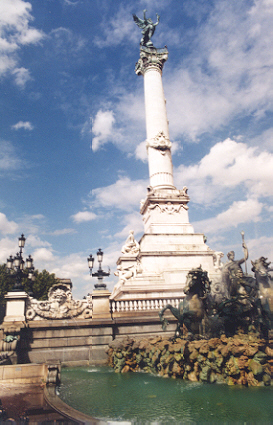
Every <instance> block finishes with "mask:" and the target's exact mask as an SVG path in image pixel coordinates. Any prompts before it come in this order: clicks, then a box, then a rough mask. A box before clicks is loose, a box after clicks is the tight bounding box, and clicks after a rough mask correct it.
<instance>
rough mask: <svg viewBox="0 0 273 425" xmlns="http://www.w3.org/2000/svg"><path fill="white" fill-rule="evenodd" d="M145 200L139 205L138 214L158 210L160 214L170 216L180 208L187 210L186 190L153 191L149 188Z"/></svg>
mask: <svg viewBox="0 0 273 425" xmlns="http://www.w3.org/2000/svg"><path fill="white" fill-rule="evenodd" d="M148 190H149V193H148V195H147V197H146V199H145V200H144V201H143V202H142V203H141V206H140V214H142V215H143V214H144V213H145V212H146V211H147V209H148V208H149V209H153V208H159V209H160V210H161V212H166V213H169V214H172V213H174V212H179V210H180V208H183V209H185V210H187V209H188V205H187V204H188V202H189V201H190V197H189V196H188V194H187V188H186V187H184V188H183V189H182V190H178V189H174V190H166V191H164V190H154V189H153V188H149V189H148Z"/></svg>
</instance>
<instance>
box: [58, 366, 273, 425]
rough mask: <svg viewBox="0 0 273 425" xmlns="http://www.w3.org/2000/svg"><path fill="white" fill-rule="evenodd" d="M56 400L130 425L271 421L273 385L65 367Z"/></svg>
mask: <svg viewBox="0 0 273 425" xmlns="http://www.w3.org/2000/svg"><path fill="white" fill-rule="evenodd" d="M61 381H62V384H61V386H60V388H59V396H60V398H61V399H62V400H63V401H64V402H65V403H67V404H69V405H70V406H72V407H73V408H75V409H77V410H80V411H81V412H83V413H85V414H87V415H90V416H93V417H96V418H99V419H101V420H104V421H107V422H108V423H116V422H123V423H128V424H140V423H142V424H143V423H145V424H151V423H154V424H155V423H156V424H174V423H175V424H179V423H183V424H194V423H210V424H211V423H234V422H236V424H244V423H248V422H251V423H252V424H255V423H257V424H261V423H270V422H271V420H272V417H273V416H272V415H273V406H272V403H271V401H272V395H273V387H272V386H270V387H249V388H245V387H240V386H228V385H210V384H206V383H200V382H195V383H194V382H189V381H185V380H180V379H176V380H175V379H171V378H162V377H160V376H154V375H151V374H148V373H127V374H119V373H115V372H114V370H113V369H111V368H109V367H91V366H89V367H80V368H63V369H62V374H61Z"/></svg>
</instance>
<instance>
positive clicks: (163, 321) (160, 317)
mask: <svg viewBox="0 0 273 425" xmlns="http://www.w3.org/2000/svg"><path fill="white" fill-rule="evenodd" d="M167 309H168V306H166V307H164V308H163V309H162V310H161V311H160V312H159V313H158V314H159V319H160V322H161V324H162V329H163V331H165V330H166V328H167V326H168V324H169V322H168V320H167V319H166V318H165V317H164V313H165V311H166V310H167Z"/></svg>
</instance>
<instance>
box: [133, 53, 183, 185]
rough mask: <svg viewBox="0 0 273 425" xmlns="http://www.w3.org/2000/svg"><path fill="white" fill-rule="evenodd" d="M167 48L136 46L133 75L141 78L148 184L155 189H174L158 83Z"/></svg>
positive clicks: (161, 97) (164, 101) (168, 139)
mask: <svg viewBox="0 0 273 425" xmlns="http://www.w3.org/2000/svg"><path fill="white" fill-rule="evenodd" d="M167 59H168V50H167V49H166V48H165V49H156V48H147V47H143V46H142V47H141V48H140V59H139V61H138V62H137V65H136V74H138V75H143V77H144V94H145V114H146V133H147V141H146V147H147V153H148V161H149V174H150V184H151V186H152V187H154V188H157V189H174V188H175V187H174V184H173V166H172V156H171V146H172V144H171V142H170V138H169V123H168V119H167V111H166V100H165V96H164V90H163V84H162V69H163V65H164V62H166V60H167Z"/></svg>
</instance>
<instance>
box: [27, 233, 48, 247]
mask: <svg viewBox="0 0 273 425" xmlns="http://www.w3.org/2000/svg"><path fill="white" fill-rule="evenodd" d="M26 246H30V247H32V248H35V247H38V246H39V247H43V248H45V247H51V244H50V243H49V242H47V241H42V240H41V239H40V238H39V236H37V235H33V234H30V235H28V237H27V238H26Z"/></svg>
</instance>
